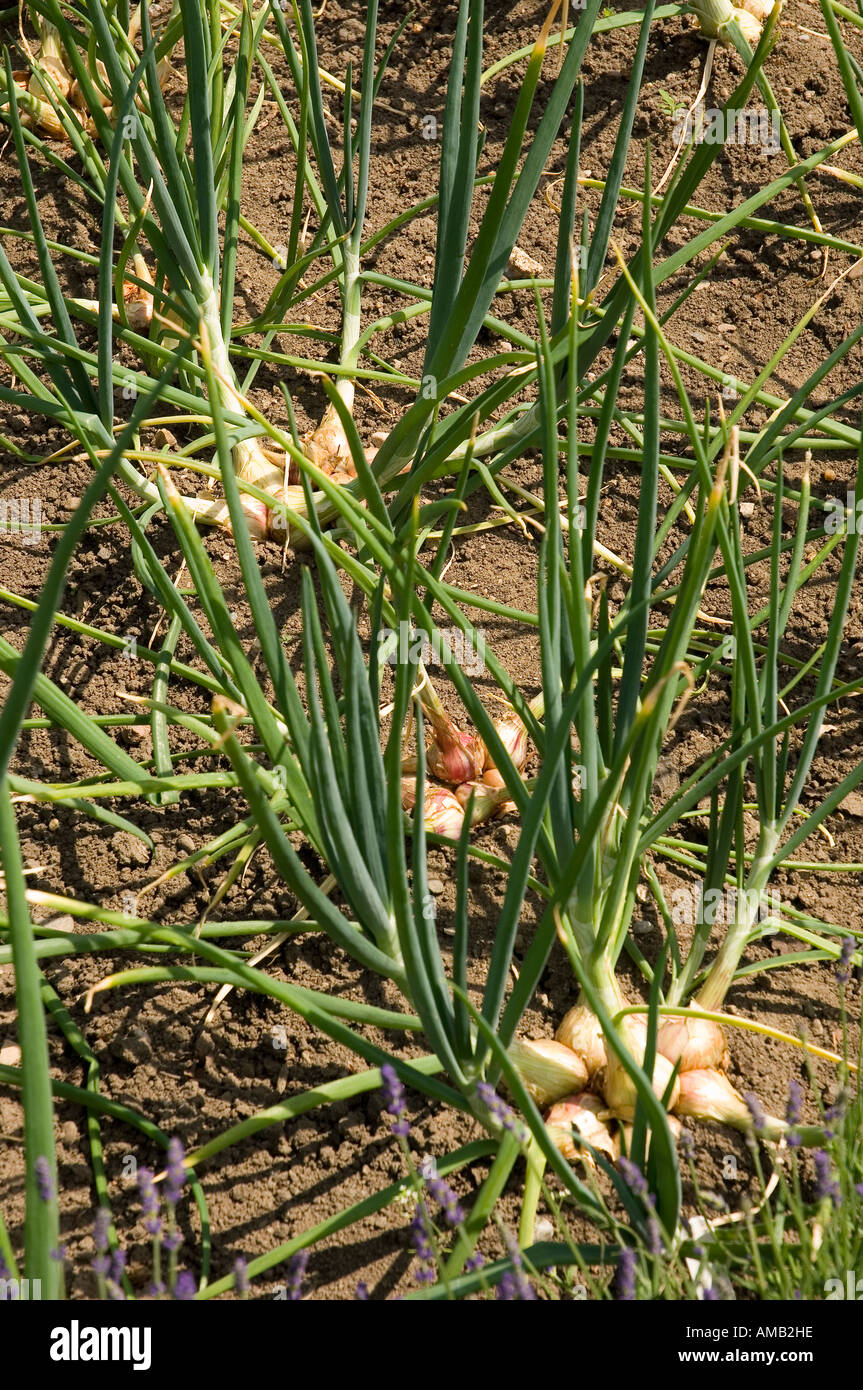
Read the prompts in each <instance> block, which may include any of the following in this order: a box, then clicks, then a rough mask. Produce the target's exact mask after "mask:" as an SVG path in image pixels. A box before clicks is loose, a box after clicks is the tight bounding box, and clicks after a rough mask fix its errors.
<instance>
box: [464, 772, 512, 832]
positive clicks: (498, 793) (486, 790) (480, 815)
mask: <svg viewBox="0 0 863 1390" xmlns="http://www.w3.org/2000/svg"><path fill="white" fill-rule="evenodd" d="M455 796H456V800H457V801H458V803H459V805H460V806H462V807H463V808H464V810H465V811H467V807H468V802H469V801H470V799H471V796H473V798H474V802H473V811H472V813H471V821H470V823H471V825H479V824H480V823H481V822H482V821H485V820H489V819H490V818H491V817H492V816H493V815H494V814H495V813H496V812H497V811H499V810H503V809H505V808H506V807H507V806H511V805H512V802H511V801H508V800H507V796H506V792H505V791H503V790H502V789H501V788H500V787H489V786H487V785H486V783H485V781H482V782H462V784H461V786H460V787H456V789H455Z"/></svg>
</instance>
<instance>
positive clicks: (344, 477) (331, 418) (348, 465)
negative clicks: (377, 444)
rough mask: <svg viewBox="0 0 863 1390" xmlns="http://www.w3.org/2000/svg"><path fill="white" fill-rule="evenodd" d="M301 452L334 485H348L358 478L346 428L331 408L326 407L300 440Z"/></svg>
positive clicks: (332, 407) (331, 406) (330, 406)
mask: <svg viewBox="0 0 863 1390" xmlns="http://www.w3.org/2000/svg"><path fill="white" fill-rule="evenodd" d="M301 442H302V446H303V453H304V454H305V456H306V458H307V459H309V460H310V461H311V462H312V463H313V464H314V465H315V467H316V468H319V469H320V470H321V472H322V473H326V474H327V476H328V477H330V478H332V480H333V482H335V483H349V482H352V481H353V479H354V478H355V477H356V476H357V469H356V464H355V463H354V460H353V456H352V455H351V446H350V444H349V443H348V437H347V435H346V434H345V427H344V425H343V424H342V421H341V417H340V415H339V413H338V411H337V410H336V408H335V406H334V405H332V404H331V405H328V406H327V408H326V410H325V411H324V414H323V418H322V419H321V423H320V424H319V425H318V426H317V427H316V429H313V430H310V431H309V433H308V434H304V435H303V438H302V441H301Z"/></svg>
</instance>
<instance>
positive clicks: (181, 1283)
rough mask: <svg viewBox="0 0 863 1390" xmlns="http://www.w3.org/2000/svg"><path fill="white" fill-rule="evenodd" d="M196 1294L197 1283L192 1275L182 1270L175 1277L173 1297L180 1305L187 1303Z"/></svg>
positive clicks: (186, 1270)
mask: <svg viewBox="0 0 863 1390" xmlns="http://www.w3.org/2000/svg"><path fill="white" fill-rule="evenodd" d="M197 1292H198V1281H197V1280H196V1278H195V1276H194V1274H190V1272H189V1270H188V1269H183V1270H181V1271H180V1273H179V1274H178V1275H177V1282H176V1283H175V1284H174V1297H175V1298H177V1299H179V1300H180V1302H182V1303H188V1302H190V1301H191V1299H193V1298H194V1297H195V1294H196V1293H197Z"/></svg>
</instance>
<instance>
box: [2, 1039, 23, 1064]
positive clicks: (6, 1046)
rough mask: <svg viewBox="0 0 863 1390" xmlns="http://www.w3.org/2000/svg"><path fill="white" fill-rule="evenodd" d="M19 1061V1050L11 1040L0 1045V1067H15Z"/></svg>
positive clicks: (16, 1044)
mask: <svg viewBox="0 0 863 1390" xmlns="http://www.w3.org/2000/svg"><path fill="white" fill-rule="evenodd" d="M20 1061H21V1048H20V1047H19V1046H18V1043H16V1042H15V1041H13V1039H11V1038H8V1039H7V1040H6V1041H5V1042H3V1043H0V1066H3V1067H17V1066H18V1065H19V1064H20Z"/></svg>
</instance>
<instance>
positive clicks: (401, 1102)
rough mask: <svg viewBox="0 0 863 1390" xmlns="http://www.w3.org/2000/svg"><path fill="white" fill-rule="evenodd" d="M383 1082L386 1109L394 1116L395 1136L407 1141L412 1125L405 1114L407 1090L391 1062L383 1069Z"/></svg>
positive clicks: (386, 1063)
mask: <svg viewBox="0 0 863 1390" xmlns="http://www.w3.org/2000/svg"><path fill="white" fill-rule="evenodd" d="M381 1080H382V1081H383V1091H384V1102H385V1107H386V1110H387V1112H388V1113H389V1114H390V1115H392V1116H393V1134H395V1135H397V1136H398V1137H399V1138H400V1139H407V1137H408V1135H409V1133H410V1125H409V1124H408V1120H407V1116H406V1112H405V1088H404V1086H403V1085H402V1083H401V1082H400V1081H399V1078H398V1073H397V1072H396V1069H395V1067H394V1066H392V1065H391V1064H390V1063H389V1062H385V1063H384V1065H383V1066H382V1067H381Z"/></svg>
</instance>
